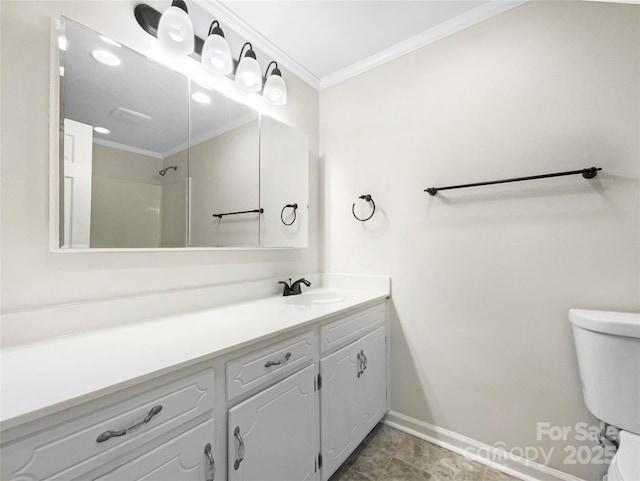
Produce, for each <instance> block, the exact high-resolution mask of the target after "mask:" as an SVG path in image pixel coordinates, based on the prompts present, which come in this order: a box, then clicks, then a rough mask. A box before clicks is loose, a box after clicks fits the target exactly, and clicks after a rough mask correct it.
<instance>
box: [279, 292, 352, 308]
mask: <svg viewBox="0 0 640 481" xmlns="http://www.w3.org/2000/svg"><path fill="white" fill-rule="evenodd" d="M342 301H344V294H341V293H339V292H310V293H308V294H300V295H298V296H289V297H287V298H286V299H285V301H284V302H285V303H286V304H291V305H293V306H321V305H324V304H335V303H337V302H342Z"/></svg>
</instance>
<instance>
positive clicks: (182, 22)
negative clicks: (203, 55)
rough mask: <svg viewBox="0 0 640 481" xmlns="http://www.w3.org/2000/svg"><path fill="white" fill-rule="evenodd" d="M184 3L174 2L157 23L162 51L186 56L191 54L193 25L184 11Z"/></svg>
mask: <svg viewBox="0 0 640 481" xmlns="http://www.w3.org/2000/svg"><path fill="white" fill-rule="evenodd" d="M176 5H182V6H183V7H184V8H185V9H186V8H187V7H186V5H185V4H184V2H180V1H174V2H173V3H172V4H171V6H170V7H169V8H167V9H166V10H165V11H164V13H163V14H162V16H161V17H160V22H159V23H158V41H159V42H160V45H161V46H162V48H163V49H165V50H166V51H167V52H169V53H172V54H175V55H181V54H183V55H188V54H190V53H191V52H193V46H194V38H193V24H192V23H191V19H190V18H189V15H188V14H187V12H185V10H183V9H182V8H181V7H179V6H176Z"/></svg>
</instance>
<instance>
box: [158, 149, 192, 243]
mask: <svg viewBox="0 0 640 481" xmlns="http://www.w3.org/2000/svg"><path fill="white" fill-rule="evenodd" d="M188 160H189V153H188V149H184V150H182V151H180V152H178V153H176V154H172V155H169V156H167V157H166V158H165V159H164V163H163V164H162V165H163V167H162V168H165V169H166V168H167V167H169V166H176V167H177V168H178V170H176V171H174V170H173V169H172V170H168V171H167V173H166V174H165V176H164V177H162V183H163V184H162V186H163V187H162V204H161V209H160V217H161V219H160V223H161V230H160V247H184V246H186V245H187V173H188V168H189V167H188V164H189V163H188Z"/></svg>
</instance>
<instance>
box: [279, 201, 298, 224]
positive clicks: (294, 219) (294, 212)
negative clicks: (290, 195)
mask: <svg viewBox="0 0 640 481" xmlns="http://www.w3.org/2000/svg"><path fill="white" fill-rule="evenodd" d="M287 207H291V208H292V209H293V220H292V221H291V222H289V223H288V224H287V223H286V222H285V221H284V210H285V209H286V208H287ZM297 210H298V204H287V205H285V206H284V207H283V208H282V210H281V211H280V220H281V221H282V223H283V224H284V225H291V224H293V223H294V222H295V221H296V217H297Z"/></svg>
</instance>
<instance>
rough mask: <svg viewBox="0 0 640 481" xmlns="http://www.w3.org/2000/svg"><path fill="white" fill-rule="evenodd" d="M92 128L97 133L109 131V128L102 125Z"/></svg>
mask: <svg viewBox="0 0 640 481" xmlns="http://www.w3.org/2000/svg"><path fill="white" fill-rule="evenodd" d="M93 130H95V131H96V132H98V133H99V134H108V133H109V132H111V131H110V130H109V129H105V128H104V127H94V128H93Z"/></svg>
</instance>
